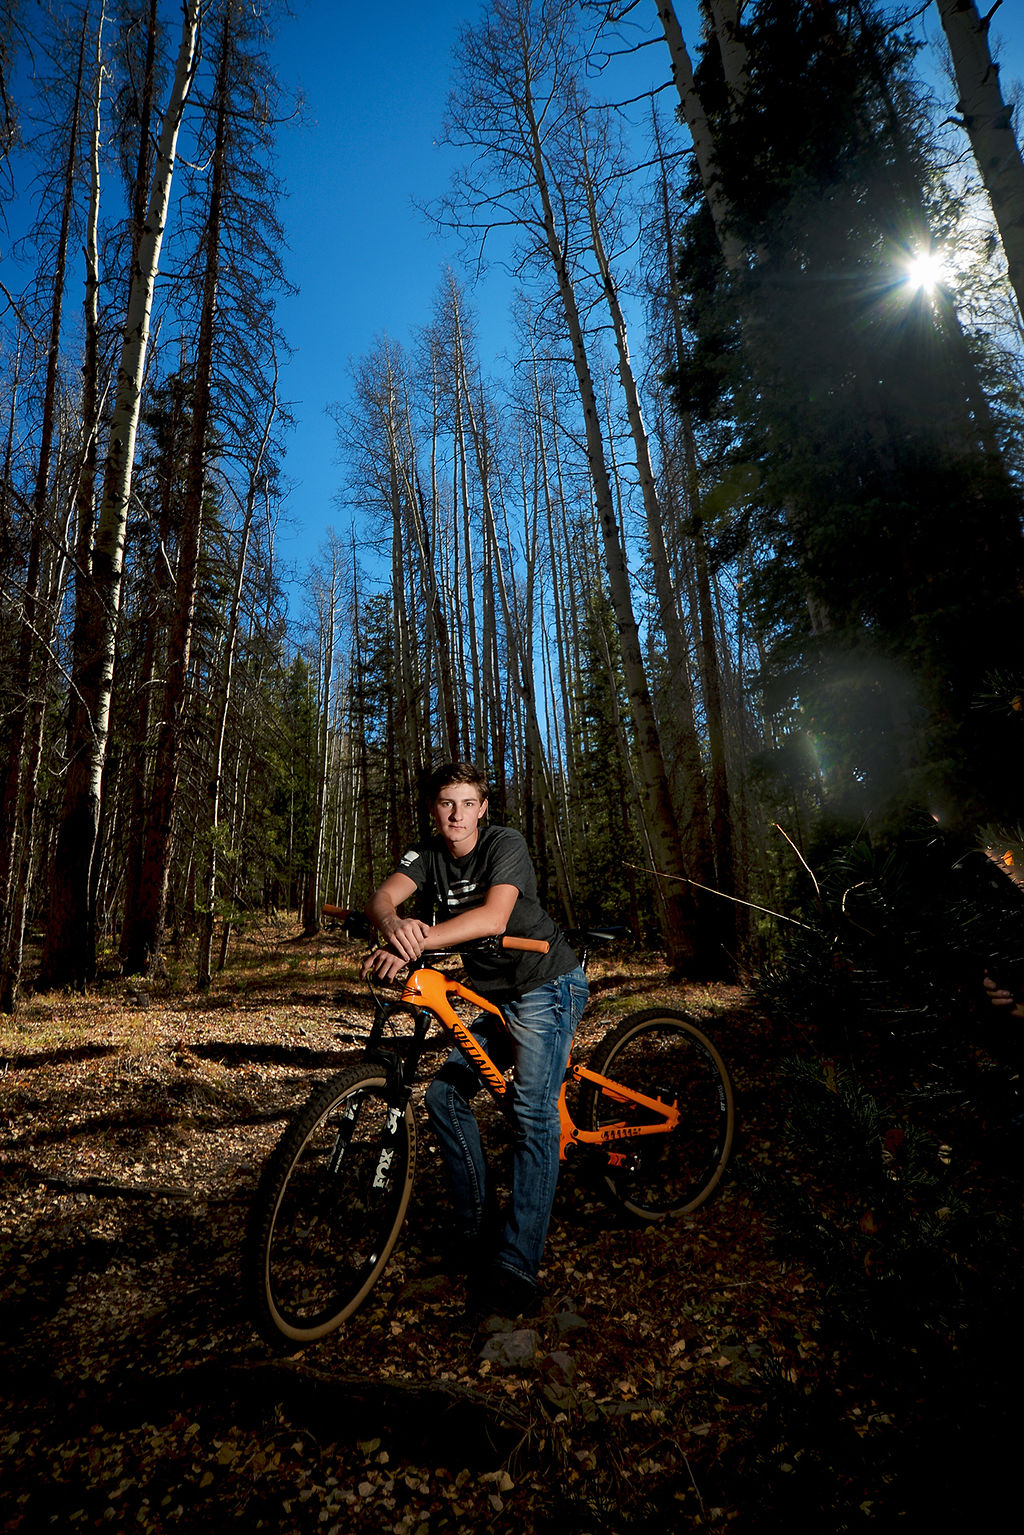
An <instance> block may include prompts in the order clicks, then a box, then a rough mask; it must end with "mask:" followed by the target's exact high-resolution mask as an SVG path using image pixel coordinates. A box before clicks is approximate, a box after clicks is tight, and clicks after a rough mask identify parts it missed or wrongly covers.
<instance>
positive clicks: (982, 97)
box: [937, 0, 1024, 323]
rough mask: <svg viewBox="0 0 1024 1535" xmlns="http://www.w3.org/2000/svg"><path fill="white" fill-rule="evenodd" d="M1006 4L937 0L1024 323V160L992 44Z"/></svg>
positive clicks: (967, 126)
mask: <svg viewBox="0 0 1024 1535" xmlns="http://www.w3.org/2000/svg"><path fill="white" fill-rule="evenodd" d="M1001 3H1002V0H996V3H995V4H994V5H993V6H992V9H991V10H990V11H989V12H988V13H987V14H986V15H985V16H983V17H982V16H979V14H978V7H977V6H976V5H975V3H974V0H937V4H938V8H939V16H940V17H941V19H942V27H943V31H944V32H945V34H946V42H947V43H948V44H949V52H950V56H951V58H952V60H953V69H954V71H955V73H956V83H957V89H958V91H959V92H960V100H959V101H958V102H957V107H958V109H959V110H960V112H961V113H962V114H963V126H964V128H965V129H966V132H967V136H968V138H969V139H970V141H971V148H972V149H973V150H974V158H975V160H977V162H978V170H979V171H980V172H981V179H982V181H983V182H984V183H985V190H986V191H987V192H988V195H989V201H990V202H991V204H992V213H993V215H994V217H995V221H996V224H997V226H998V228H999V236H1000V239H1001V240H1002V242H1003V251H1004V252H1005V255H1006V265H1007V268H1008V271H1009V277H1010V282H1011V284H1012V285H1013V291H1014V293H1015V294H1016V295H1017V308H1018V311H1019V313H1020V316H1021V321H1022V323H1024V159H1022V158H1021V151H1020V145H1019V144H1018V143H1017V140H1016V139H1015V138H1014V135H1013V106H1012V104H1007V103H1006V102H1004V100H1003V94H1002V91H1001V90H1000V87H999V66H998V64H996V63H995V62H994V60H993V58H992V54H991V52H990V50H989V45H988V32H989V27H990V25H991V23H992V17H993V16H994V15H995V13H996V11H997V10H998V9H999V6H1000V4H1001Z"/></svg>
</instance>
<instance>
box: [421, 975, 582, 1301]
mask: <svg viewBox="0 0 1024 1535" xmlns="http://www.w3.org/2000/svg"><path fill="white" fill-rule="evenodd" d="M586 1002H587V978H586V976H585V975H584V974H583V971H582V970H581V969H576V970H571V971H570V972H569V974H568V975H560V976H557V977H556V978H555V980H553V981H546V982H545V983H544V985H543V986H538V987H536V989H535V990H533V991H528V992H527V993H526V995H525V996H524V997H520V998H519V1000H518V1001H516V1002H503V1003H502V1004H501V1011H502V1014H503V1016H504V1018H505V1022H506V1023H507V1025H508V1034H507V1035H506V1034H505V1032H504V1030H502V1028H501V1025H500V1024H499V1023H498V1021H497V1019H496V1018H492V1017H490V1016H489V1015H488V1014H487V1013H481V1014H480V1016H479V1017H478V1018H477V1019H476V1020H475V1021H474V1024H473V1029H472V1032H473V1034H474V1036H475V1037H476V1038H477V1039H478V1040H479V1041H480V1043H481V1044H482V1045H483V1046H484V1048H485V1049H486V1051H487V1053H488V1055H490V1056H491V1057H492V1059H493V1060H494V1061H495V1064H496V1065H498V1066H501V1065H502V1064H503V1061H502V1055H503V1054H504V1056H505V1059H506V1060H507V1059H508V1058H509V1054H510V1047H511V1059H512V1061H513V1063H514V1065H515V1074H514V1077H513V1081H512V1108H513V1110H514V1113H515V1140H514V1144H513V1152H512V1197H511V1200H510V1203H509V1208H508V1211H507V1215H506V1220H505V1227H504V1231H503V1233H502V1238H501V1243H500V1245H499V1247H498V1250H497V1252H496V1254H495V1258H494V1262H495V1265H496V1267H498V1268H502V1269H507V1270H508V1271H509V1272H510V1273H512V1274H515V1275H517V1276H518V1277H519V1278H520V1279H528V1280H529V1281H530V1282H531V1283H536V1280H537V1271H538V1269H539V1268H540V1260H541V1257H542V1255H543V1252H544V1242H545V1239H546V1238H547V1233H548V1222H549V1220H550V1219H551V1206H552V1204H553V1202H554V1198H555V1184H556V1183H557V1182H558V1149H559V1140H560V1134H561V1131H560V1125H559V1118H558V1095H559V1093H560V1091H561V1088H562V1082H563V1080H564V1078H565V1068H566V1065H567V1063H568V1060H569V1050H570V1048H571V1046H572V1040H573V1035H574V1034H575V1033H576V1027H577V1025H578V1023H579V1021H580V1017H581V1016H582V1013H583V1009H584V1007H585V1006H586ZM503 1046H504V1049H503ZM481 1086H482V1082H481V1078H480V1074H479V1072H478V1071H477V1069H476V1067H475V1066H472V1065H470V1063H469V1062H468V1061H467V1060H466V1058H465V1056H464V1055H463V1054H462V1051H461V1050H459V1049H455V1050H453V1051H452V1053H451V1055H449V1057H448V1059H447V1060H446V1061H445V1063H444V1065H443V1066H442V1067H441V1070H440V1071H439V1072H438V1074H437V1076H436V1077H435V1078H434V1080H433V1081H432V1082H431V1084H430V1086H429V1087H428V1088H427V1094H426V1104H427V1112H428V1113H429V1115H430V1119H431V1123H432V1124H433V1126H434V1129H435V1131H436V1133H437V1138H438V1140H439V1141H440V1144H441V1151H442V1153H443V1155H444V1159H445V1163H446V1165H447V1168H448V1175H449V1178H450V1180H451V1185H452V1195H453V1198H454V1202H455V1213H456V1217H457V1219H458V1221H459V1224H460V1227H461V1229H462V1232H463V1234H464V1236H465V1238H466V1239H467V1241H472V1240H474V1239H475V1238H476V1237H478V1236H479V1235H480V1232H481V1229H482V1226H483V1222H484V1216H485V1213H486V1211H487V1207H488V1187H487V1163H486V1161H485V1159H484V1153H483V1147H482V1146H481V1144H480V1132H479V1129H478V1128H477V1122H476V1117H475V1115H474V1114H473V1110H472V1108H471V1107H470V1101H471V1099H472V1098H473V1097H474V1096H475V1094H476V1093H477V1092H478V1091H479V1089H480V1087H481Z"/></svg>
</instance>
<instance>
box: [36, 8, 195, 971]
mask: <svg viewBox="0 0 1024 1535" xmlns="http://www.w3.org/2000/svg"><path fill="white" fill-rule="evenodd" d="M201 10H202V4H201V0H185V3H184V4H183V7H182V29H181V39H180V43H179V47H178V56H177V62H176V65H175V71H174V79H173V82H172V85H171V89H170V92H169V95H168V100H167V106H166V110H165V112H164V117H163V123H162V126H161V131H160V138H159V142H158V145H157V152H156V162H155V165H154V170H153V180H152V183H151V189H150V197H149V204H148V209H147V214H146V224H145V228H144V230H143V233H142V238H141V239H140V241H139V244H138V248H137V250H136V252H135V257H134V265H133V270H132V281H131V288H130V292H129V298H128V306H127V311H126V315H125V321H124V325H123V328H122V343H121V356H120V363H119V366H118V372H117V380H116V387H115V397H114V406H113V410H112V413H111V423H110V435H109V439H108V450H107V458H106V463H105V466H104V478H103V496H102V501H101V504H100V511H99V516H98V519H97V524H96V533H95V537H94V540H93V549H92V572H91V576H92V579H91V581H88V582H87V587H88V590H87V591H83V574H82V573H81V572H80V574H79V588H78V592H77V600H78V604H79V614H78V618H77V620H76V634H75V654H74V661H73V669H72V695H73V699H72V725H71V730H70V738H69V749H70V755H71V759H72V760H71V763H70V766H69V769H68V774H67V778H66V782H65V797H64V806H63V810H62V820H61V827H60V831H59V833H58V843H57V857H56V860H55V874H54V879H53V885H52V895H51V905H50V923H49V926H48V929H47V935H46V946H45V950H44V955H43V963H42V977H43V978H44V980H45V982H47V983H48V984H51V985H53V984H62V983H63V984H71V985H77V986H81V985H84V983H85V981H86V980H88V979H89V978H90V976H91V974H92V971H93V969H94V968H95V932H94V910H93V900H92V873H93V869H92V865H93V858H94V855H95V849H96V843H97V837H98V832H99V818H100V800H101V791H102V778H103V767H104V763H105V760H106V751H107V737H108V732H109V725H110V697H111V689H112V686H113V677H114V655H115V644H116V638H117V621H118V615H119V611H120V605H121V581H122V573H123V569H124V545H125V536H126V532H127V526H128V506H129V501H130V498H131V489H132V473H133V468H134V460H135V438H136V434H137V431H138V425H139V415H140V410H141V402H142V385H143V378H144V374H145V366H146V358H147V352H148V347H149V336H150V324H151V318H152V311H153V295H154V292H155V288H156V279H157V273H158V271H159V264H160V251H161V247H162V244H163V237H164V229H165V227H166V223H167V210H168V206H169V203H170V195H171V183H172V180H173V175H174V165H175V159H176V155H177V145H178V134H179V132H180V129H181V123H182V118H183V115H184V111H185V105H186V102H187V101H188V97H189V93H190V91H191V88H192V81H193V78H194V74H195V68H196V60H197V44H198V36H199V22H200V15H201Z"/></svg>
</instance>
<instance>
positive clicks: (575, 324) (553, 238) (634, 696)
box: [521, 81, 711, 971]
mask: <svg viewBox="0 0 1024 1535" xmlns="http://www.w3.org/2000/svg"><path fill="white" fill-rule="evenodd" d="M521 109H522V113H523V117H524V119H525V125H526V129H527V132H528V135H529V148H530V151H531V162H532V173H533V179H534V183H535V185H536V188H537V192H538V195H539V197H540V199H541V205H542V209H543V217H544V232H545V236H546V240H547V247H548V252H549V254H550V257H551V263H552V266H553V268H554V273H555V278H556V281H557V284H558V293H559V298H560V300H561V305H562V312H563V315H564V318H565V324H566V329H567V331H568V334H569V340H570V344H571V347H572V357H573V366H574V369H575V372H576V382H577V387H578V389H579V393H580V401H581V404H582V407H583V417H584V422H585V428H586V447H587V463H588V466H589V469H590V475H591V480H592V483H593V487H594V498H595V501H596V504H597V512H598V517H599V520H600V524H601V532H602V536H603V539H604V546H605V563H606V567H607V571H608V582H609V591H610V594H611V599H612V604H613V607H614V610H615V618H616V623H617V626H618V630H619V640H620V646H621V651H622V664H623V670H624V672H625V676H626V687H627V691H628V694H629V700H630V708H631V712H632V717H633V728H634V731H635V734H636V744H637V751H638V754H639V759H640V764H641V774H642V784H641V791H642V792H641V806H642V816H643V821H644V825H645V827H646V830H647V833H648V834H649V836H650V841H651V847H652V852H653V855H654V860H655V868H656V869H657V871H658V875H659V876H667V877H668V880H669V881H671V883H670V884H669V885H668V887H667V888H666V889H665V895H664V898H665V910H666V928H667V930H666V933H665V940H666V944H667V946H668V953H669V959H670V962H671V963H672V965H673V966H674V967H676V968H679V969H687V970H691V971H698V970H702V969H705V968H706V967H707V966H708V964H709V961H710V958H711V957H710V956H709V955H707V954H706V953H702V952H701V948H700V943H699V933H698V931H697V928H696V924H695V911H694V903H693V898H692V895H691V894H690V891H689V887H688V886H686V885H683V884H678V883H676V881H678V880H681V879H685V870H684V865H683V858H682V852H681V849H680V845H679V834H678V828H677V826H676V822H675V816H674V812H673V809H672V805H671V802H670V799H669V793H668V784H667V781H666V774H665V763H664V758H663V756H662V749H661V740H660V737H659V734H658V726H657V722H656V719H655V715H654V706H653V704H652V702H651V695H650V690H649V688H648V685H647V677H646V674H645V670H644V662H643V654H642V651H641V648H640V637H639V632H638V629H637V624H636V618H635V617H634V614H633V599H632V594H631V592H630V587H629V572H628V569H627V566H626V557H625V551H624V550H623V547H622V543H621V540H620V537H619V524H618V518H617V516H616V510H615V501H614V497H613V495H612V487H611V482H610V479H609V476H608V467H607V462H606V459H605V453H604V443H603V440H602V434H601V423H600V417H599V415H598V409H597V399H596V395H595V393H594V384H593V379H592V376H591V372H590V363H589V359H588V357H587V349H586V342H585V340H584V334H583V325H582V322H581V319H580V314H579V307H578V304H577V300H576V293H575V289H574V287H573V283H572V278H571V276H570V274H569V268H568V262H567V260H566V256H565V252H564V250H563V247H562V241H561V238H560V236H559V233H558V223H557V220H556V218H555V211H554V206H553V202H552V195H551V189H550V185H549V180H548V171H547V164H546V159H545V155H544V148H543V138H542V133H541V126H540V121H539V119H538V116H537V112H536V107H535V104H534V100H533V94H532V89H531V88H530V84H529V81H528V82H527V90H526V94H525V99H524V100H523V102H522V104H521Z"/></svg>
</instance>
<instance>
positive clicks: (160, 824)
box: [123, 6, 232, 975]
mask: <svg viewBox="0 0 1024 1535" xmlns="http://www.w3.org/2000/svg"><path fill="white" fill-rule="evenodd" d="M231 16H232V11H231V7H230V6H226V7H225V9H224V16H223V21H222V27H221V38H220V56H219V60H218V66H217V80H216V85H215V95H214V100H215V101H216V107H217V119H216V129H215V134H214V145H213V155H212V159H211V164H210V202H209V209H208V212H207V218H206V259H205V269H204V273H203V289H202V303H201V308H200V316H199V334H198V338H197V341H196V362H195V370H194V375H193V379H192V390H191V396H190V405H191V425H190V435H189V447H188V459H187V463H186V466H185V493H184V497H183V504H182V518H181V529H180V532H179V536H178V561H177V568H176V571H175V602H174V610H173V614H172V618H171V624H170V630H169V633H168V642H167V676H166V681H165V684H164V692H163V709H162V713H161V718H160V722H159V726H158V729H157V740H156V758H155V761H154V764H153V785H152V794H151V798H150V804H149V815H148V817H147V826H146V851H145V856H144V859H143V868H142V879H141V882H140V886H139V899H138V901H137V903H136V904H135V906H134V909H133V910H132V911H131V912H129V913H127V914H126V916H127V918H128V921H127V923H126V928H127V933H126V940H125V945H124V955H123V959H124V968H125V973H126V974H129V975H131V974H133V973H135V972H142V973H146V972H148V971H150V970H151V969H152V968H153V967H154V966H156V965H157V964H158V963H159V961H160V954H161V950H162V948H163V940H164V926H165V921H166V913H167V887H168V880H169V878H170V869H171V851H172V837H173V831H174V813H175V808H176V804H177V796H178V771H179V763H180V758H181V748H182V738H183V733H184V715H185V708H186V699H187V695H188V675H189V664H190V660H191V653H192V628H193V622H194V617H195V605H196V592H197V589H198V584H199V551H200V548H201V544H202V531H203V499H204V496H205V493H206V454H207V442H208V438H209V430H210V413H211V403H212V401H211V393H212V381H213V361H214V330H215V326H216V319H217V289H218V286H219V281H220V263H221V249H220V244H221V218H222V213H223V204H224V157H225V151H226V143H227V123H228V114H229V85H228V72H229V56H230V47H231V34H230V27H231Z"/></svg>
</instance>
